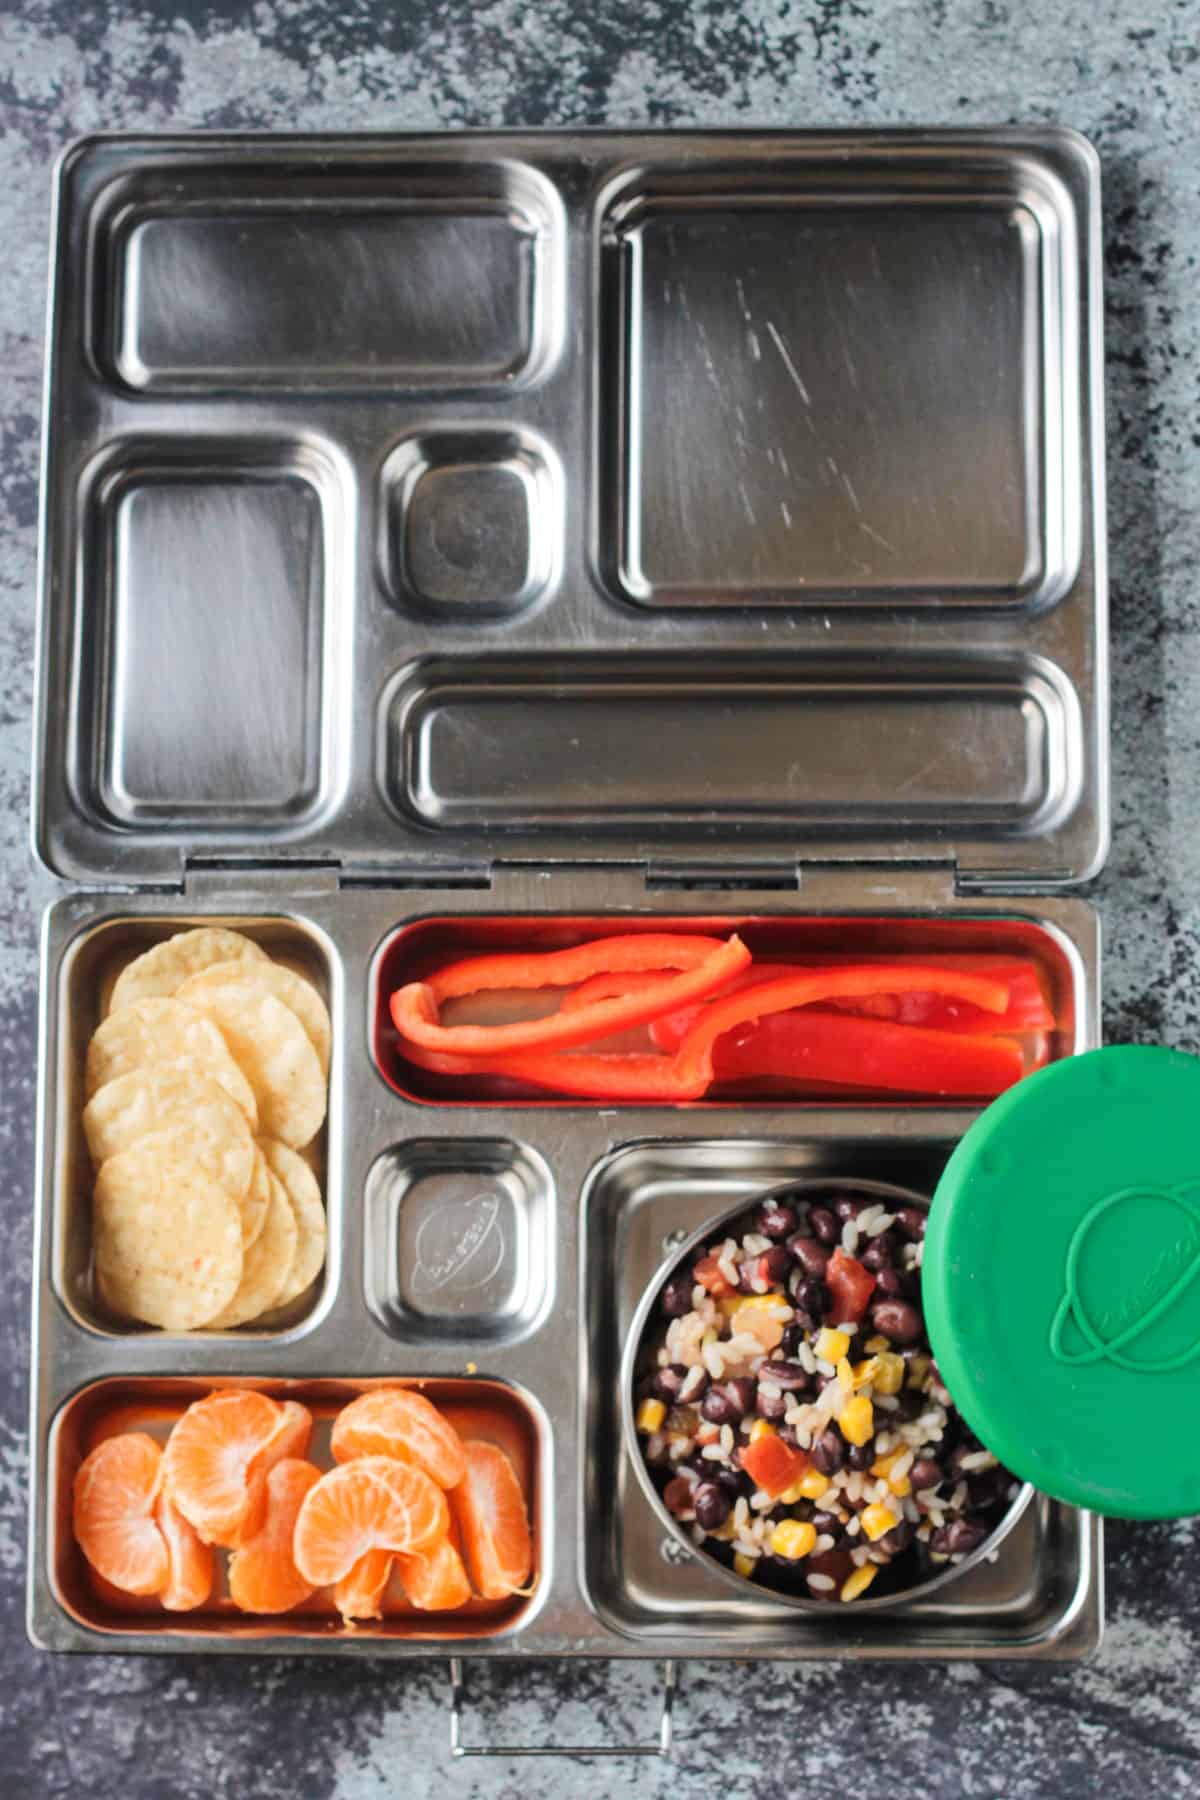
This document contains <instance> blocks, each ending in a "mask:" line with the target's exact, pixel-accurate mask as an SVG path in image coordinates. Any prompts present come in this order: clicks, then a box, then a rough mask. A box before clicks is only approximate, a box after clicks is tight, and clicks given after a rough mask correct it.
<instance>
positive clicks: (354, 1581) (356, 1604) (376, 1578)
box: [333, 1550, 393, 1625]
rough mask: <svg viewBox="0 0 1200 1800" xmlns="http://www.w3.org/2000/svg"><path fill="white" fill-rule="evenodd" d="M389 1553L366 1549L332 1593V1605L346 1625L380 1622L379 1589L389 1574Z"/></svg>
mask: <svg viewBox="0 0 1200 1800" xmlns="http://www.w3.org/2000/svg"><path fill="white" fill-rule="evenodd" d="M392 1561H393V1558H392V1554H391V1551H390V1550H368V1551H367V1554H366V1555H365V1556H360V1557H359V1559H358V1561H357V1562H356V1563H355V1565H354V1567H353V1568H352V1569H351V1571H350V1573H349V1574H348V1575H343V1577H342V1579H341V1580H340V1581H339V1582H338V1583H337V1585H336V1586H335V1588H334V1590H333V1604H334V1605H335V1606H336V1607H337V1609H338V1611H339V1612H340V1613H341V1615H342V1618H343V1619H344V1620H345V1622H346V1624H347V1625H349V1624H352V1623H353V1621H354V1620H355V1619H382V1617H383V1590H384V1589H385V1588H386V1586H387V1584H388V1580H389V1578H390V1576H391V1573H392Z"/></svg>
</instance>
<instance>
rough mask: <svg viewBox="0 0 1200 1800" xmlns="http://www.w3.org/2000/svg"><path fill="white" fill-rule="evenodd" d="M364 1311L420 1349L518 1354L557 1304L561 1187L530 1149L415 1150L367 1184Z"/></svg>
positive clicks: (387, 1159)
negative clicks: (453, 1347)
mask: <svg viewBox="0 0 1200 1800" xmlns="http://www.w3.org/2000/svg"><path fill="white" fill-rule="evenodd" d="M365 1204H366V1209H367V1217H366V1268H365V1272H364V1280H365V1287H366V1296H367V1304H368V1306H369V1307H370V1308H371V1311H372V1312H373V1313H374V1315H375V1317H376V1318H377V1319H378V1320H379V1322H380V1324H381V1325H382V1326H383V1327H384V1329H385V1330H386V1331H388V1332H390V1333H391V1335H392V1336H393V1337H396V1338H399V1339H401V1340H402V1341H404V1342H410V1343H414V1344H420V1343H428V1342H431V1341H432V1342H437V1343H449V1344H462V1345H463V1346H464V1347H465V1348H466V1347H469V1346H471V1345H475V1344H512V1343H516V1342H518V1341H519V1340H520V1339H521V1338H524V1337H527V1336H528V1335H529V1333H530V1332H531V1331H533V1330H534V1329H535V1328H536V1326H537V1324H538V1322H539V1320H540V1319H542V1318H543V1317H544V1316H545V1314H546V1313H547V1312H548V1311H549V1309H550V1306H551V1303H552V1300H553V1276H552V1271H553V1268H554V1243H553V1236H554V1180H553V1177H552V1176H551V1174H550V1170H549V1169H548V1168H547V1166H546V1163H545V1161H544V1160H543V1158H542V1157H541V1156H539V1155H538V1154H537V1152H536V1151H534V1150H531V1149H529V1148H528V1146H526V1145H522V1144H514V1143H511V1142H508V1141H507V1140H505V1139H500V1138H482V1137H481V1138H458V1137H456V1138H449V1139H446V1138H409V1139H407V1140H406V1141H405V1142H404V1143H403V1144H397V1145H396V1146H395V1147H394V1148H393V1149H391V1150H387V1151H385V1152H384V1154H383V1155H382V1156H381V1157H380V1158H379V1159H378V1160H377V1161H376V1163H375V1164H374V1166H373V1167H372V1169H371V1172H370V1175H369V1176H368V1177H367V1191H366V1197H365Z"/></svg>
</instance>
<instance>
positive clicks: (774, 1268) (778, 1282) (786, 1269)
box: [758, 1244, 792, 1287]
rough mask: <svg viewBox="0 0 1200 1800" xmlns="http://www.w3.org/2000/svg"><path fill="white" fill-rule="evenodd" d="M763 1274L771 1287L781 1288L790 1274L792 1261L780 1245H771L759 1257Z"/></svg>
mask: <svg viewBox="0 0 1200 1800" xmlns="http://www.w3.org/2000/svg"><path fill="white" fill-rule="evenodd" d="M758 1260H759V1262H760V1263H761V1265H762V1269H763V1273H764V1274H765V1275H766V1278H767V1280H768V1281H769V1282H770V1283H771V1285H772V1287H782V1286H783V1284H784V1282H785V1281H786V1280H787V1278H788V1276H789V1275H790V1274H791V1272H792V1259H791V1257H790V1256H789V1255H788V1253H787V1250H786V1249H785V1248H784V1246H783V1245H782V1244H772V1245H771V1248H770V1249H769V1250H764V1251H763V1253H762V1255H761V1256H760V1257H759V1259H758Z"/></svg>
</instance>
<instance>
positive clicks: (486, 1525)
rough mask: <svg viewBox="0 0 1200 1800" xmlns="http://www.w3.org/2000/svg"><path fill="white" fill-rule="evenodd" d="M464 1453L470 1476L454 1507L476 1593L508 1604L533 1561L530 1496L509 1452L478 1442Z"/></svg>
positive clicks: (455, 1492)
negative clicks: (522, 1485)
mask: <svg viewBox="0 0 1200 1800" xmlns="http://www.w3.org/2000/svg"><path fill="white" fill-rule="evenodd" d="M463 1449H464V1450H465V1452H466V1458H467V1472H466V1474H465V1475H464V1477H463V1479H462V1481H461V1482H460V1483H459V1485H458V1486H457V1487H456V1488H454V1489H453V1491H452V1492H451V1495H450V1504H451V1506H452V1507H453V1508H454V1517H455V1521H456V1522H457V1525H458V1528H459V1530H460V1532H461V1533H462V1542H463V1552H464V1555H465V1557H466V1561H467V1567H468V1568H469V1569H470V1571H471V1580H472V1582H473V1584H474V1587H475V1591H476V1593H478V1594H481V1595H482V1596H483V1598H484V1599H485V1600H503V1599H504V1598H505V1597H506V1596H507V1595H508V1594H514V1593H516V1592H517V1591H518V1589H520V1588H523V1587H524V1586H525V1584H526V1582H527V1581H528V1579H529V1572H530V1568H531V1565H532V1563H533V1543H532V1539H531V1537H530V1531H529V1515H528V1513H527V1512H526V1510H525V1497H524V1495H523V1494H522V1492H521V1484H520V1482H519V1481H518V1480H517V1477H516V1472H515V1471H514V1469H513V1466H512V1464H511V1463H510V1462H509V1460H508V1458H507V1456H506V1455H505V1454H504V1452H503V1450H500V1449H498V1448H497V1447H496V1445H495V1444H486V1443H483V1442H482V1441H481V1440H480V1439H478V1438H469V1439H468V1440H467V1442H466V1443H465V1444H464V1445H463Z"/></svg>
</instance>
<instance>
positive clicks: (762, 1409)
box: [754, 1387, 791, 1421]
mask: <svg viewBox="0 0 1200 1800" xmlns="http://www.w3.org/2000/svg"><path fill="white" fill-rule="evenodd" d="M754 1404H755V1406H756V1408H757V1409H758V1416H759V1418H760V1419H771V1420H772V1421H778V1420H780V1419H782V1417H783V1415H784V1413H785V1412H786V1411H787V1409H788V1407H789V1406H790V1405H791V1402H790V1401H789V1399H788V1397H787V1395H786V1394H764V1393H763V1391H762V1389H761V1387H760V1388H759V1390H758V1393H757V1394H756V1395H755V1396H754Z"/></svg>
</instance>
